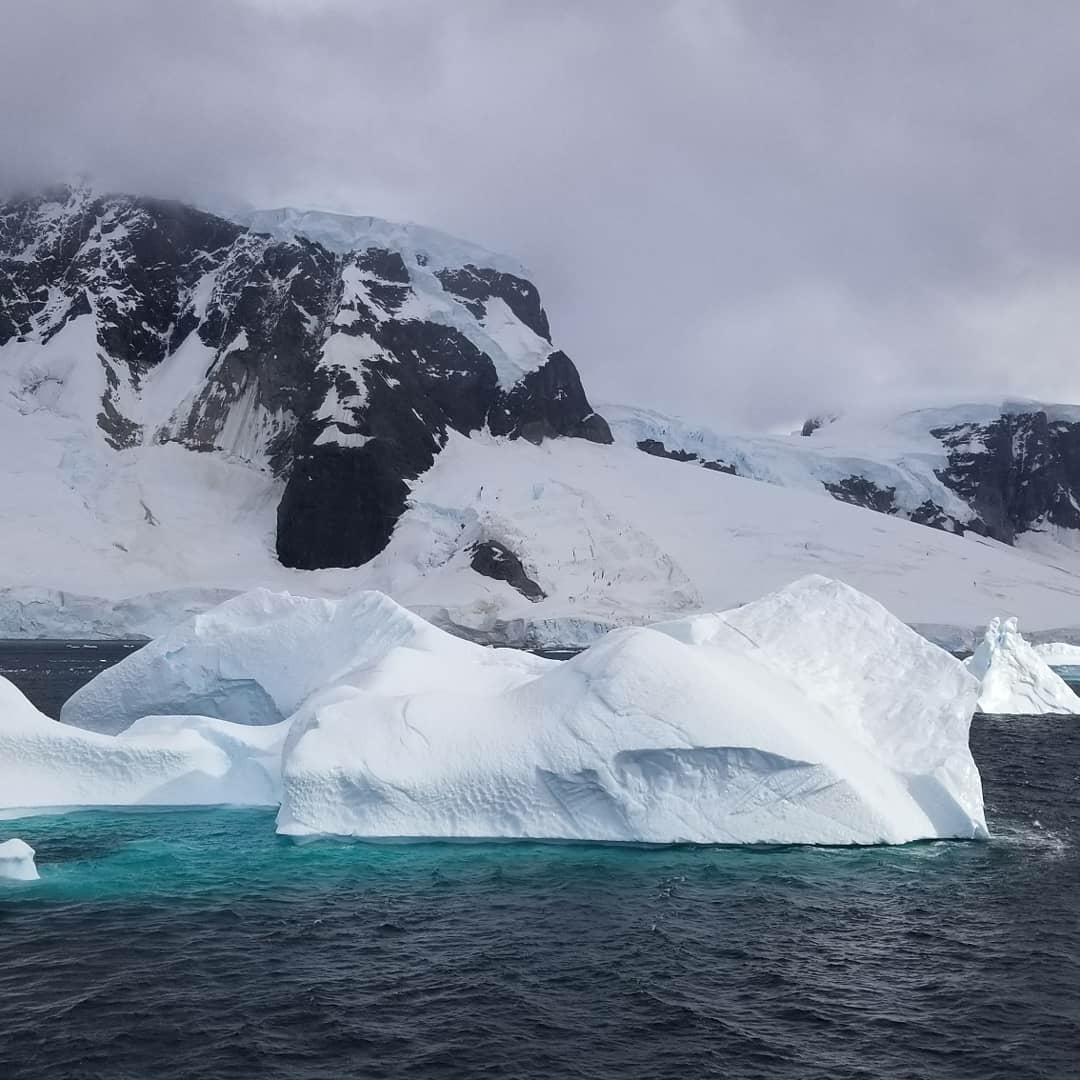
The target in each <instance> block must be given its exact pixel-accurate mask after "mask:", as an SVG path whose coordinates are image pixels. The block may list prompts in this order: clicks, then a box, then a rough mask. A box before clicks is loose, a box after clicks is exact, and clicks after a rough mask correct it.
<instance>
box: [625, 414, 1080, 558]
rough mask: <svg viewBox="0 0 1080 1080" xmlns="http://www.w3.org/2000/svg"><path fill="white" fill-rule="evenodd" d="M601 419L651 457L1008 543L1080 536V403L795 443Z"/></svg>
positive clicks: (641, 419)
mask: <svg viewBox="0 0 1080 1080" xmlns="http://www.w3.org/2000/svg"><path fill="white" fill-rule="evenodd" d="M604 410H605V415H607V416H608V419H609V420H610V421H611V425H612V430H613V432H614V434H615V438H616V440H617V441H618V442H620V443H623V444H625V445H628V446H636V447H637V448H638V449H640V450H644V451H645V452H646V453H650V454H654V455H658V456H661V457H669V458H672V459H674V460H680V461H684V462H687V463H689V464H696V465H698V466H699V467H701V466H703V467H705V468H707V469H714V470H722V471H726V472H731V473H734V474H736V475H738V476H746V477H750V478H752V479H755V480H763V481H765V482H766V483H770V484H779V485H781V486H783V487H793V488H800V489H802V490H807V491H817V492H824V493H827V494H829V495H832V496H833V497H834V498H836V499H840V500H841V501H843V502H847V503H852V504H853V505H855V506H863V507H866V508H867V509H869V510H876V511H878V512H879V513H884V514H891V515H896V516H898V517H904V518H907V519H909V520H910V521H915V522H918V523H919V524H922V525H930V526H932V527H934V528H938V529H945V530H947V531H949V532H954V533H958V534H964V533H967V532H972V533H976V534H978V535H980V536H989V537H993V538H994V539H996V540H1000V541H1002V542H1003V543H1006V544H1014V543H1018V542H1019V543H1020V544H1021V545H1023V544H1028V545H1029V546H1030V545H1032V544H1035V545H1037V544H1038V543H1039V542H1040V538H1046V537H1052V538H1053V539H1055V540H1059V541H1061V540H1064V541H1065V542H1066V543H1069V542H1073V541H1075V540H1076V539H1077V538H1080V531H1078V530H1080V407H1078V406H1075V405H1047V404H1042V403H1038V402H1031V401H1025V402H1005V403H1002V404H990V405H987V404H982V405H959V406H955V407H953V408H937V409H918V410H914V411H911V412H905V413H902V414H900V415H891V416H883V417H877V418H868V417H839V418H837V417H831V418H815V419H812V420H808V421H807V422H806V423H805V424H804V425H803V428H802V431H801V432H800V433H798V434H796V435H792V436H785V435H778V436H760V435H733V434H728V435H724V434H720V433H718V432H716V431H712V430H710V429H709V428H707V427H703V426H700V425H693V424H688V423H687V422H685V421H683V420H679V419H675V418H672V417H668V416H663V415H661V414H659V413H656V412H651V411H649V410H646V409H636V408H632V407H625V406H618V405H611V406H605V407H604Z"/></svg>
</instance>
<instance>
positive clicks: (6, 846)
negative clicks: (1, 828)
mask: <svg viewBox="0 0 1080 1080" xmlns="http://www.w3.org/2000/svg"><path fill="white" fill-rule="evenodd" d="M38 877H39V874H38V872H37V867H36V866H35V865H34V849H33V848H32V847H31V846H30V845H29V844H28V843H27V842H26V841H25V840H5V841H4V842H3V843H2V844H0V881H37V880H38Z"/></svg>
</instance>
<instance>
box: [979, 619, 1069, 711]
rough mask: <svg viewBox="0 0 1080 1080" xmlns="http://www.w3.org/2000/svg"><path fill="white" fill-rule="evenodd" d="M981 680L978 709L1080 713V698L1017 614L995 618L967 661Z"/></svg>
mask: <svg viewBox="0 0 1080 1080" xmlns="http://www.w3.org/2000/svg"><path fill="white" fill-rule="evenodd" d="M964 663H965V665H966V666H967V668H968V670H969V671H970V672H971V673H972V674H973V675H974V676H975V677H976V678H977V679H978V680H979V701H978V709H979V711H980V712H984V713H1011V714H1020V715H1043V714H1070V713H1080V698H1078V697H1077V696H1076V694H1074V693H1073V692H1072V690H1071V689H1070V688H1069V685H1068V683H1066V682H1065V680H1064V679H1062V678H1061V676H1060V675H1058V674H1057V672H1055V671H1053V670H1052V669H1051V667H1050V666H1049V664H1048V663H1047V662H1046V660H1045V659H1044V657H1043V656H1041V655H1040V652H1039V650H1038V649H1037V647H1036V646H1033V645H1031V644H1030V643H1029V642H1027V641H1026V640H1025V639H1024V637H1023V636H1022V635H1021V633H1020V628H1019V625H1018V623H1017V620H1016V619H1015V618H1010V619H1000V618H994V619H992V620H991V621H990V625H989V626H988V627H987V629H986V633H985V635H984V636H983V639H982V641H981V642H980V643H979V647H978V648H977V649H976V650H975V652H974V653H973V654H972V655H971V656H970V657H969V658H968V659H967V660H965V661H964Z"/></svg>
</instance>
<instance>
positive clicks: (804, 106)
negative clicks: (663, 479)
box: [0, 0, 1080, 425]
mask: <svg viewBox="0 0 1080 1080" xmlns="http://www.w3.org/2000/svg"><path fill="white" fill-rule="evenodd" d="M3 7H4V10H3V26H4V33H3V34H2V35H0V100H2V101H3V102H4V108H3V110H2V114H0V181H3V182H5V183H7V184H9V185H10V184H13V183H19V182H24V183H25V182H28V181H32V180H36V179H38V178H44V177H50V178H51V177H56V176H60V175H67V174H69V173H71V172H73V171H84V170H85V171H89V172H91V173H92V174H93V175H95V177H97V178H98V180H99V182H101V183H103V184H106V185H108V186H111V187H117V188H128V189H136V190H147V191H153V192H156V193H162V194H173V195H177V196H179V197H184V198H189V199H194V200H197V201H200V202H203V203H209V204H215V205H221V204H225V203H228V202H245V203H255V204H278V203H282V202H289V203H294V204H300V205H311V206H321V207H324V208H327V209H337V210H345V211H352V212H356V213H374V214H381V215H383V216H386V217H391V218H406V219H413V220H419V221H424V222H427V223H429V224H432V225H436V226H439V227H441V228H445V229H447V230H448V231H451V232H457V233H459V234H461V235H464V236H467V237H469V238H470V239H473V240H476V241H478V242H481V243H485V244H487V245H488V246H490V247H494V248H497V249H502V250H507V251H510V252H512V253H514V254H515V255H517V256H519V257H520V258H522V259H523V260H524V261H525V262H527V263H529V264H530V265H531V266H532V267H533V269H534V272H535V276H536V278H537V282H538V284H539V285H540V287H541V290H542V292H543V294H544V296H545V299H546V301H547V305H548V308H549V311H550V314H551V316H552V321H553V325H554V328H555V330H556V332H557V334H558V336H559V338H560V340H561V342H562V343H563V344H564V346H565V347H566V348H567V349H568V351H570V352H571V353H572V355H574V357H575V359H576V360H577V361H578V363H579V366H580V367H581V368H582V371H583V373H584V376H585V378H586V381H587V384H588V385H589V386H590V387H591V388H592V389H593V390H594V393H595V394H596V396H599V397H607V398H613V399H621V400H626V399H628V398H629V399H633V400H636V401H638V402H640V403H642V404H648V405H651V406H653V407H656V408H661V409H669V410H674V411H680V412H684V413H686V414H688V415H690V416H693V417H697V418H700V419H702V420H711V421H715V422H718V423H725V424H732V423H734V424H747V425H769V424H776V423H788V422H794V421H795V420H796V419H798V418H799V417H800V416H801V415H802V414H803V413H804V412H805V411H807V410H811V409H820V408H838V407H839V408H844V407H847V408H855V407H859V406H862V405H876V404H878V403H881V402H886V401H902V402H903V403H904V404H908V403H912V402H916V401H918V400H921V399H925V400H937V399H940V398H941V397H948V396H963V397H968V398H971V397H980V396H987V395H995V394H1010V395H1017V394H1026V395H1030V396H1042V397H1064V398H1072V399H1074V400H1075V399H1078V398H1080V366H1078V365H1077V364H1076V356H1075V352H1076V346H1075V342H1076V341H1077V340H1080V303H1078V301H1080V217H1078V216H1077V215H1076V214H1074V213H1072V201H1073V200H1074V199H1075V197H1076V196H1075V192H1076V190H1077V188H1078V180H1080V148H1078V146H1077V137H1076V135H1075V123H1074V118H1073V115H1072V113H1073V111H1074V103H1075V102H1076V101H1077V100H1080V71H1078V69H1077V65H1076V63H1075V55H1076V52H1077V47H1078V45H1080V8H1077V6H1076V5H1075V4H1072V3H1071V2H1067V0H1062V2H1055V0H1039V2H1034V3H1029V4H1024V5H1019V4H1015V3H1009V2H1000V0H951V2H950V3H949V4H930V3H920V2H915V0H911V2H909V0H887V2H881V3H873V4H869V3H865V2H863V0H819V2H816V3H814V4H807V3H803V2H802V0H746V2H732V3H722V2H719V0H702V2H695V0H682V2H677V0H671V2H667V3H663V2H659V0H653V2H642V3H636V2H635V3H626V2H601V0H596V2H584V3H575V2H570V0H549V2H546V3H544V4H538V5H525V4H516V3H506V2H494V0H491V2H487V0H464V2H462V3H456V4H452V5H451V4H445V3H436V2H434V0H430V2H429V0H413V2H410V3H391V2H387V0H382V2H345V0H341V2H334V0H323V2H306V3H305V2H302V0H296V2H293V3H289V2H287V0H273V2H272V0H264V2H256V0H245V2H241V0H186V2H185V3H176V4H152V3H147V2H146V0H99V2H97V3H95V4H85V3H79V2H71V0H68V2H61V0H35V2H33V3H21V2H18V0H7V2H6V3H5V4H4V5H3Z"/></svg>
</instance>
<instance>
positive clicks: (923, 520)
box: [908, 499, 970, 536]
mask: <svg viewBox="0 0 1080 1080" xmlns="http://www.w3.org/2000/svg"><path fill="white" fill-rule="evenodd" d="M908 519H909V520H910V521H914V522H915V524H916V525H929V526H930V528H932V529H941V530H942V531H943V532H954V533H957V534H959V535H961V536H962V535H963V534H964V532H965V529H964V526H963V525H962V524H961V523H960V522H959V521H957V520H956V518H954V517H951V516H950V515H949V514H946V513H945V511H944V510H942V508H941V507H940V506H938V504H937V503H936V502H934V501H933V500H932V499H927V500H926V502H924V503H920V504H919V505H918V506H916V507H915V509H914V510H912V511H911V513H910V514H908ZM969 528H970V526H969Z"/></svg>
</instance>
